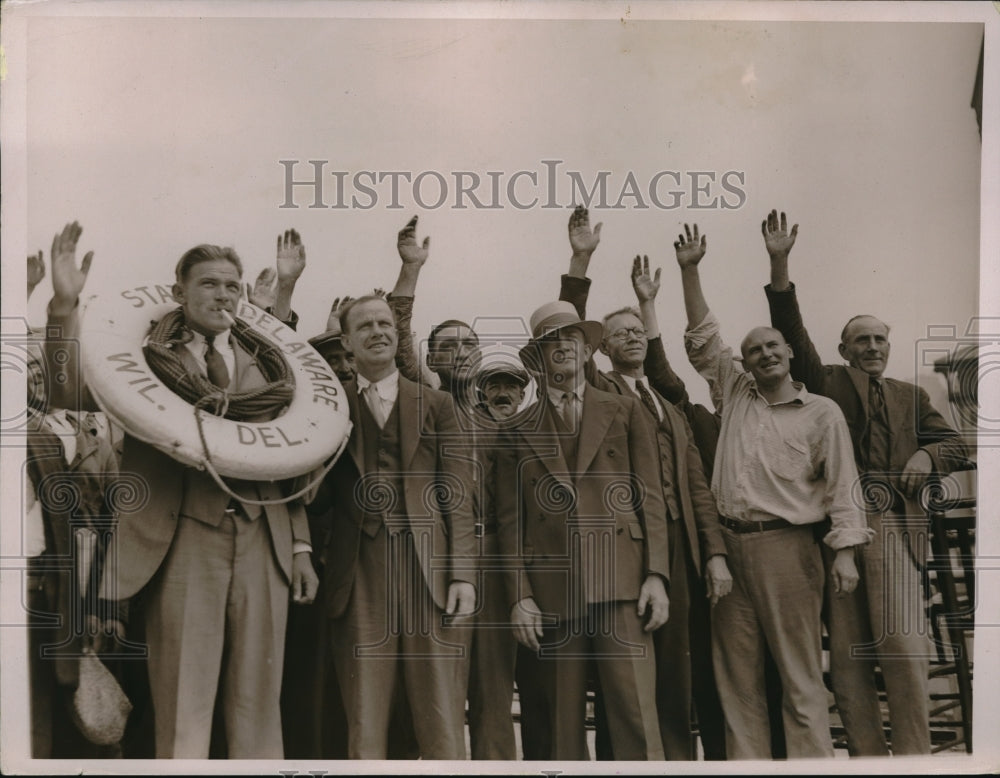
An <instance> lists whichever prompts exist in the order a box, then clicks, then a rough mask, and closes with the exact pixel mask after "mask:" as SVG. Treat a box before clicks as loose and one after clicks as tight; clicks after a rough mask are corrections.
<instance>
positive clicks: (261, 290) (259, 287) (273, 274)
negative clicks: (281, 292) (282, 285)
mask: <svg viewBox="0 0 1000 778" xmlns="http://www.w3.org/2000/svg"><path fill="white" fill-rule="evenodd" d="M277 278H278V274H277V271H275V269H274V268H273V267H265V268H264V269H263V270H261V271H260V273H258V274H257V280H255V281H254V282H253V288H252V289H251V288H250V284H246V290H247V300H249V301H250V302H251V303H253V304H254V305H256V306H257V307H258V308H270V307H272V306H273V305H274V300H275V297H276V296H277V289H276V288H275V282H276V280H277Z"/></svg>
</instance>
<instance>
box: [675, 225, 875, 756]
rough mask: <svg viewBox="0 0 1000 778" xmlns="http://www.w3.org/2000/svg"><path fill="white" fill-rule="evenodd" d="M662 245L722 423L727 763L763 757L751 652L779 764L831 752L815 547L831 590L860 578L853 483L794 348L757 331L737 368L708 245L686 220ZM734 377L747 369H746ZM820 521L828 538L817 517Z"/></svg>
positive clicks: (720, 676)
mask: <svg viewBox="0 0 1000 778" xmlns="http://www.w3.org/2000/svg"><path fill="white" fill-rule="evenodd" d="M684 230H685V235H681V236H679V239H678V241H677V242H676V243H674V248H675V250H676V254H677V264H678V265H679V266H680V269H681V283H682V287H683V290H684V307H685V311H686V313H687V318H688V327H687V331H686V332H685V333H684V345H685V348H686V350H687V354H688V358H689V359H690V361H691V364H692V365H693V366H694V368H695V369H696V370H697V371H698V372H699V373H700V374H701V375H702V377H703V378H705V379H706V381H708V384H709V389H710V391H711V397H712V401H713V403H714V404H715V407H716V409H717V410H719V411H720V412H721V414H722V427H721V430H720V435H719V446H718V450H717V453H716V459H715V472H714V473H713V476H712V492H713V494H714V495H715V497H716V501H717V504H718V508H719V518H720V522H721V523H722V526H723V534H724V538H725V543H726V548H727V550H728V559H729V565H730V569H731V570H732V573H733V590H732V592H731V593H730V594H729V596H727V597H725V598H723V599H722V600H720V601H719V602H718V603H717V604H716V606H715V609H714V613H713V622H712V653H713V659H714V663H715V675H716V681H717V683H718V687H719V698H720V699H721V701H722V708H723V712H724V714H725V719H726V753H727V756H728V758H730V759H766V758H769V757H770V756H771V738H770V726H769V722H768V715H767V705H766V702H765V687H764V672H763V647H764V644H765V642H766V644H767V646H768V648H769V649H770V651H771V653H772V655H773V656H774V659H775V662H776V664H777V666H778V671H779V673H780V675H781V684H782V692H783V712H784V729H785V739H786V745H787V752H788V757H789V758H803V757H819V756H833V745H832V742H831V739H830V721H829V714H828V712H827V705H826V688H825V687H824V685H823V671H822V664H821V656H822V651H821V641H820V633H821V626H820V609H821V606H822V599H823V580H824V579H823V563H822V559H821V555H820V551H819V549H818V548H817V541H818V535H819V531H824V536H823V539H822V542H823V543H825V544H826V545H827V546H829V547H830V549H831V550H832V551H833V552H835V554H834V558H833V562H832V564H831V567H830V574H831V584H832V586H833V589H834V591H835V592H837V593H841V592H844V593H849V592H851V591H853V590H854V589H855V587H856V586H857V583H858V572H857V568H856V567H855V564H854V553H855V547H856V546H858V545H863V544H865V543H867V542H869V541H870V539H871V536H872V532H871V530H870V529H868V528H867V527H866V526H865V525H864V522H863V520H862V518H861V514H860V511H859V510H858V507H857V506H856V505H855V503H854V501H853V499H852V496H851V489H852V486H853V484H854V482H855V481H856V479H857V469H856V468H855V466H854V457H853V455H852V452H851V444H850V433H849V432H848V430H847V424H846V423H845V422H844V416H843V414H842V413H841V412H840V409H839V408H838V407H837V405H836V403H834V402H833V401H832V400H830V399H828V398H826V397H820V396H818V395H813V394H810V393H809V392H808V391H807V390H806V389H805V387H803V386H802V385H801V384H799V383H794V382H793V381H792V379H791V376H790V374H789V361H790V360H791V358H792V350H791V348H789V346H788V344H787V343H786V342H785V339H784V337H782V335H781V333H780V332H778V331H777V330H775V329H773V328H772V327H755V328H754V329H752V330H750V332H749V333H747V335H746V337H745V338H744V339H743V342H742V344H741V347H740V351H741V353H742V370H741V369H740V368H739V367H738V366H737V364H736V361H735V360H734V358H733V352H732V349H731V348H730V347H728V346H726V345H725V344H724V343H723V341H722V337H721V335H720V333H719V322H718V320H717V319H716V318H715V316H714V315H713V314H712V313H711V311H710V310H709V308H708V303H707V302H706V301H705V296H704V293H703V292H702V288H701V278H700V275H699V271H698V264H699V262H701V259H702V257H704V255H705V251H706V243H707V241H706V239H705V238H704V236H702V237H701V239H700V240H699V235H698V226H697V225H695V226H694V233H693V234H692V232H691V229H690V228H689V227H688V226H687V225H685V226H684ZM744 371H745V372H744ZM827 515H829V517H830V522H831V523H830V528H829V530H828V531H826V527H825V524H824V519H825V518H826V516H827Z"/></svg>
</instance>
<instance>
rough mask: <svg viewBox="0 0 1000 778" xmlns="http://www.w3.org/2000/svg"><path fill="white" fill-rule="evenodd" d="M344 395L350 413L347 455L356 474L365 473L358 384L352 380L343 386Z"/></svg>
mask: <svg viewBox="0 0 1000 778" xmlns="http://www.w3.org/2000/svg"><path fill="white" fill-rule="evenodd" d="M344 394H346V395H347V405H348V407H349V408H350V412H351V424H352V427H351V436H350V437H349V438H348V439H347V453H348V454H350V456H351V459H353V460H354V466H355V467H357V469H358V472H359V473H361V474H364V472H365V452H364V447H363V444H362V441H361V439H362V438H363V437H364V431H363V430H362V428H361V426H362V425H361V406H360V405H359V400H360V397H359V396H358V384H357V381H355V380H354V379H353V378H352V379H351V380H350V381H347V382H346V383H345V384H344Z"/></svg>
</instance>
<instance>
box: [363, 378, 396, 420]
mask: <svg viewBox="0 0 1000 778" xmlns="http://www.w3.org/2000/svg"><path fill="white" fill-rule="evenodd" d="M357 381H358V394H360V395H361V396H362V397H363V398H370V399H368V402H369V407H371V405H370V404H371V403H372V402H375V398H378V403H379V407H380V408H381V409H382V420H383V421H384V420H385V419H388V418H389V414H390V413H392V406H393V405H395V404H396V398H397V397H399V371H398V370H393V371H392V372H391V373H390V374H389V375H387V376H386V377H385V378H383V379H382V380H380V381H375V382H372V381H369V380H368V379H367V378H365V377H364V376H363V375H361V373H358V378H357ZM369 386H370V387H372V389H373V391H374V396H373V395H372V392H371V391H367V390H368V387H369Z"/></svg>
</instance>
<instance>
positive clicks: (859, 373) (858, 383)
mask: <svg viewBox="0 0 1000 778" xmlns="http://www.w3.org/2000/svg"><path fill="white" fill-rule="evenodd" d="M845 370H847V375H849V376H850V377H851V383H852V384H854V389H855V391H856V392H857V393H858V398H859V399H860V400H861V407H862V408H863V409H864V412H865V416H864V418H865V419H866V420H867V419H868V373H866V372H865V371H864V370H858V369H857V368H856V367H851V366H849V365H848V366H847V367H846V368H845Z"/></svg>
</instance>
